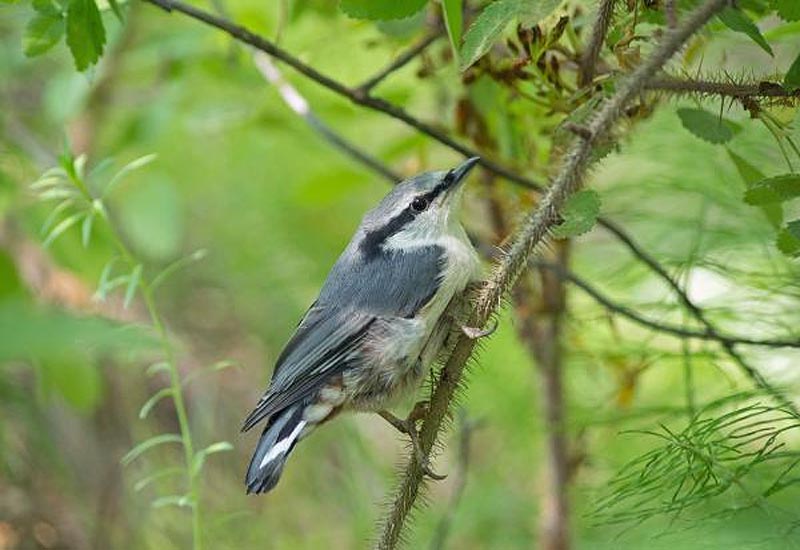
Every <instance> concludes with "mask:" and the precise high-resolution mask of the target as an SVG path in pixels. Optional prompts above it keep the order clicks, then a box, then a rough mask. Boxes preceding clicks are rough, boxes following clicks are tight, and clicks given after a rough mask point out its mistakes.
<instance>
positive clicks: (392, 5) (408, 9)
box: [339, 0, 427, 20]
mask: <svg viewBox="0 0 800 550" xmlns="http://www.w3.org/2000/svg"><path fill="white" fill-rule="evenodd" d="M426 3H427V0H341V2H339V9H341V10H342V11H343V12H344V13H346V14H347V15H349V16H350V17H355V18H357V19H371V20H387V19H403V18H405V17H411V16H412V15H414V14H415V13H417V12H418V11H419V10H421V9H422V8H423V7H424V6H425V4H426Z"/></svg>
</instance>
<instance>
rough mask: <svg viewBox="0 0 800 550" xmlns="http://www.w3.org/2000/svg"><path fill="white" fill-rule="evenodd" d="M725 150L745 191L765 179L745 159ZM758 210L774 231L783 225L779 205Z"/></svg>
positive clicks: (781, 209) (765, 205)
mask: <svg viewBox="0 0 800 550" xmlns="http://www.w3.org/2000/svg"><path fill="white" fill-rule="evenodd" d="M726 150H727V151H728V156H729V157H730V158H731V160H732V161H733V164H734V166H736V171H737V172H739V176H740V177H741V178H742V180H743V181H744V184H745V186H746V187H747V189H750V188H751V187H753V185H755V184H756V183H758V182H760V181H761V180H764V179H766V176H765V175H764V173H763V172H761V171H760V170H759V169H758V168H756V167H755V166H753V165H752V164H750V163H749V162H747V161H746V160H745V159H743V158H742V157H740V156H739V155H737V154H736V153H734V152H733V151H731V150H730V149H728V148H727V147H726ZM760 209H761V211H762V212H763V213H764V216H766V218H767V220H769V223H770V224H772V227H774V228H775V229H778V228H780V226H781V224H782V223H783V207H781V205H780V204H775V203H769V204H763V205H761V206H760Z"/></svg>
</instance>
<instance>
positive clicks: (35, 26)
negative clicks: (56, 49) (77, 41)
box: [22, 13, 65, 57]
mask: <svg viewBox="0 0 800 550" xmlns="http://www.w3.org/2000/svg"><path fill="white" fill-rule="evenodd" d="M64 29H65V25H64V17H63V16H62V15H61V14H60V13H56V14H55V15H51V14H43V13H38V14H36V15H34V16H33V18H32V19H31V20H30V21H28V24H27V25H26V26H25V33H24V34H23V35H22V51H23V53H24V54H25V55H26V56H27V57H35V56H37V55H42V54H43V53H45V52H46V51H48V50H49V49H50V48H52V47H53V46H55V45H56V44H58V42H59V41H60V40H61V38H62V37H63V36H64Z"/></svg>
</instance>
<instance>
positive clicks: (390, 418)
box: [378, 401, 447, 481]
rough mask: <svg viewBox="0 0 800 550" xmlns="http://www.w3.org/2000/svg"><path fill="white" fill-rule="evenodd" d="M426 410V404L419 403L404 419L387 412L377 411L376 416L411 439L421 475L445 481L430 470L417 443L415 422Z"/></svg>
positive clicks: (429, 465)
mask: <svg viewBox="0 0 800 550" xmlns="http://www.w3.org/2000/svg"><path fill="white" fill-rule="evenodd" d="M427 410H428V402H427V401H419V402H417V404H416V405H414V408H413V409H412V410H411V412H410V413H409V415H408V416H407V417H406V418H405V419H400V418H398V417H396V416H395V415H393V414H392V413H390V412H389V411H378V414H379V415H380V416H381V418H383V419H384V420H386V421H387V422H388V423H389V424H391V425H392V426H394V428H395V429H396V430H397V431H399V432H401V433H404V434H406V435H407V436H408V437H409V439H411V446H412V447H413V448H414V458H415V459H416V460H417V464H419V467H420V469H421V470H422V473H423V474H425V475H426V476H428V477H429V478H431V479H434V480H436V481H441V480H443V479H445V478H446V477H447V475H443V474H437V473H436V472H434V471H433V470H432V469H431V464H430V460H429V458H428V457H426V456H425V452H424V451H423V450H422V444H421V443H420V441H419V431H418V430H417V422H418V421H419V420H422V417H423V416H424V415H425V412H427Z"/></svg>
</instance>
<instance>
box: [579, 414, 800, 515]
mask: <svg viewBox="0 0 800 550" xmlns="http://www.w3.org/2000/svg"><path fill="white" fill-rule="evenodd" d="M725 401H727V399H726V400H725ZM718 406H719V403H713V404H711V405H709V406H707V407H706V408H705V409H704V410H702V411H701V412H700V413H699V414H698V415H697V416H696V417H695V418H693V419H692V420H691V421H690V422H689V424H688V425H687V426H686V427H684V428H683V429H681V430H674V429H671V428H669V427H668V426H666V425H664V424H662V425H661V426H660V429H659V430H658V431H652V430H642V431H632V432H628V433H629V434H641V435H649V436H652V437H655V438H657V439H658V440H659V441H660V445H659V446H657V447H655V448H654V449H652V450H650V451H648V452H647V453H645V454H643V455H641V456H640V457H638V458H636V459H634V460H632V461H631V462H629V463H628V464H627V465H625V467H624V468H623V469H622V470H621V471H620V473H619V474H618V475H617V476H616V477H615V478H614V480H613V481H612V482H611V483H610V485H609V492H608V495H606V496H605V497H603V498H602V499H600V500H599V501H598V502H597V506H596V509H595V512H594V517H595V518H596V519H597V520H598V521H600V522H603V523H612V524H618V523H628V522H633V521H635V522H642V521H646V520H648V519H652V518H653V517H655V516H658V515H664V514H666V515H670V516H672V517H673V518H675V519H677V518H679V517H681V516H683V515H685V514H686V513H688V512H690V511H692V509H694V508H697V507H699V506H700V505H704V504H706V503H708V501H709V500H710V499H713V498H716V497H720V496H721V495H725V494H726V493H728V492H733V491H736V492H739V493H740V496H741V497H743V498H744V499H745V504H744V506H764V505H765V503H764V501H763V499H764V498H766V497H769V496H771V495H774V494H775V493H777V492H780V491H783V490H785V489H787V488H789V487H791V486H792V485H794V484H797V483H800V476H798V475H797V474H798V473H797V472H796V471H795V468H796V467H797V466H798V464H800V452H798V451H792V450H788V449H786V438H787V437H789V436H791V434H792V433H797V431H798V430H800V418H798V417H797V416H796V415H795V414H794V413H792V412H791V411H787V410H785V409H782V408H780V407H772V406H768V405H764V404H761V403H755V404H752V405H747V406H741V407H738V408H735V409H733V410H731V411H729V412H725V413H723V414H719V415H716V416H715V415H712V414H711V411H712V410H713V409H714V408H716V407H718ZM767 466H769V467H770V468H769V469H770V470H771V469H774V468H777V469H778V471H779V473H778V474H777V475H776V476H774V477H773V478H772V479H770V480H769V481H768V482H767V483H765V484H763V485H760V486H748V485H747V482H746V481H745V478H746V477H749V478H751V479H752V478H753V477H754V476H753V471H754V470H757V469H762V468H765V467H767ZM734 511H735V510H733V509H731V510H728V512H729V513H732V512H734Z"/></svg>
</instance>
